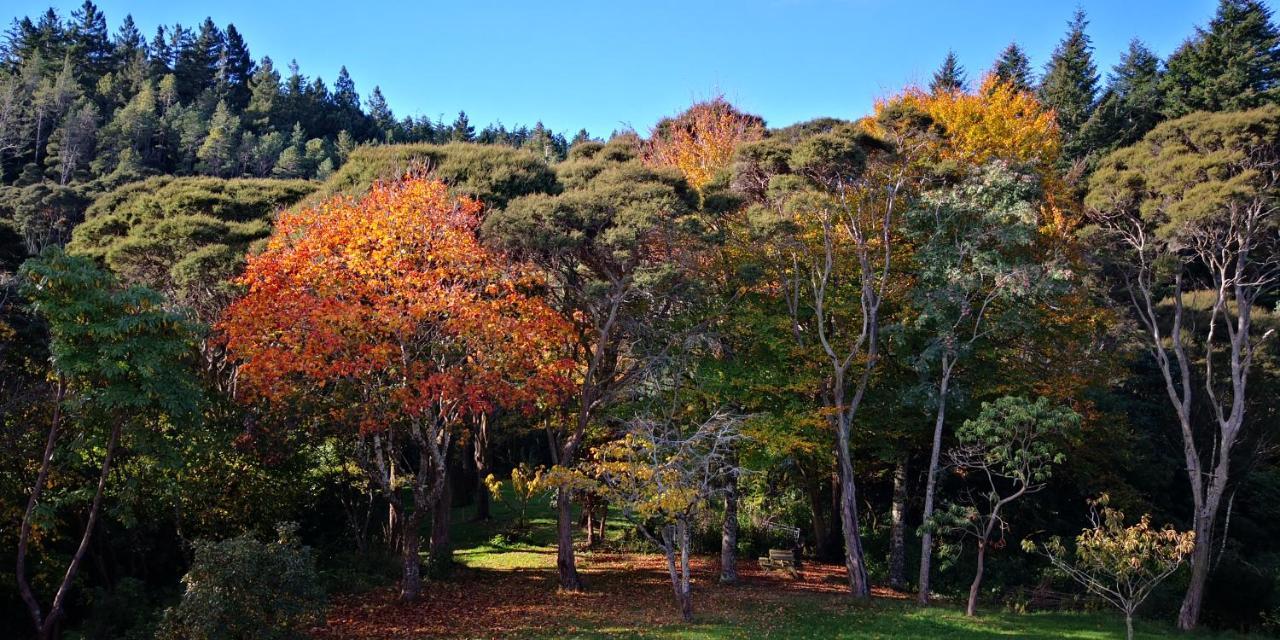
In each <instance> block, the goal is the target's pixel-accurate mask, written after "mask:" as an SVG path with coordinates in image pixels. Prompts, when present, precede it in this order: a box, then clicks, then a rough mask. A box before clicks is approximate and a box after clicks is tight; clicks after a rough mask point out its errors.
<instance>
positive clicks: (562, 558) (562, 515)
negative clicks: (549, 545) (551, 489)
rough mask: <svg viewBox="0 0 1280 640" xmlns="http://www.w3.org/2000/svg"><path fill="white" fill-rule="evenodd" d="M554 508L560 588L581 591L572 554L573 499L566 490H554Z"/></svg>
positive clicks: (580, 581)
mask: <svg viewBox="0 0 1280 640" xmlns="http://www.w3.org/2000/svg"><path fill="white" fill-rule="evenodd" d="M556 510H557V517H556V534H557V536H556V570H557V571H558V572H559V574H560V589H561V590H563V591H582V578H581V577H580V576H579V575H578V567H577V563H576V562H575V559H574V554H573V499H572V496H571V495H570V494H569V491H568V490H566V489H561V490H560V491H557V492H556Z"/></svg>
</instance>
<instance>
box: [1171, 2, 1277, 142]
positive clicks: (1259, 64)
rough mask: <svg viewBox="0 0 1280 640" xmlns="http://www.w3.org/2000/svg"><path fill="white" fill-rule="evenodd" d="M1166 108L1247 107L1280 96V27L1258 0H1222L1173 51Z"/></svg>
mask: <svg viewBox="0 0 1280 640" xmlns="http://www.w3.org/2000/svg"><path fill="white" fill-rule="evenodd" d="M1160 89H1161V91H1162V92H1163V93H1164V95H1165V102H1164V114H1165V115H1166V116H1167V117H1170V118H1177V117H1181V116H1184V115H1187V114H1188V113H1191V112H1193V111H1242V110H1245V109H1251V108H1254V107H1259V106H1262V105H1264V104H1275V103H1276V102H1277V100H1280V31H1277V29H1276V26H1275V25H1274V24H1273V23H1272V22H1271V10H1270V9H1269V8H1267V5H1266V4H1264V3H1262V2H1259V1H1258V0H1219V3H1218V12H1217V14H1216V15H1214V17H1213V20H1210V21H1209V28H1208V29H1204V28H1199V27H1197V28H1196V35H1195V36H1194V37H1193V38H1191V39H1189V40H1187V41H1186V42H1185V43H1183V45H1182V46H1181V47H1179V48H1178V49H1177V51H1174V52H1173V55H1171V56H1169V63H1168V72H1167V73H1166V74H1165V76H1164V78H1163V80H1162V81H1161V83H1160Z"/></svg>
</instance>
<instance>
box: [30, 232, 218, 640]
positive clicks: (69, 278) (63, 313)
mask: <svg viewBox="0 0 1280 640" xmlns="http://www.w3.org/2000/svg"><path fill="white" fill-rule="evenodd" d="M21 277H22V278H23V293H24V295H25V296H26V298H27V299H28V300H30V302H31V306H32V310H33V311H34V312H35V313H36V314H37V315H38V316H39V317H40V318H41V319H43V320H44V322H45V323H46V324H47V326H48V331H49V352H50V354H51V359H52V362H53V371H54V375H56V377H57V381H56V383H55V384H54V389H55V394H54V398H53V403H54V411H53V416H52V419H51V421H50V424H49V429H48V437H47V439H46V444H45V449H44V454H43V455H42V457H41V459H40V465H39V472H38V474H37V476H36V479H35V482H34V483H33V484H32V488H31V493H30V497H29V500H28V502H27V507H26V511H25V512H24V514H23V518H22V526H21V531H20V534H19V539H18V561H17V568H16V573H17V576H18V587H19V591H20V592H21V595H22V600H23V602H24V603H25V604H26V607H27V611H28V612H29V613H30V615H31V620H32V623H33V624H34V625H35V628H36V630H37V633H38V635H39V636H40V637H41V638H53V637H54V634H55V631H56V630H57V628H58V623H59V621H60V620H61V618H62V616H63V614H64V611H65V607H66V603H67V596H68V594H69V592H70V589H71V586H72V584H73V583H74V581H75V577H76V574H77V573H78V571H79V569H80V563H81V562H82V561H83V560H84V556H85V552H86V551H87V550H88V548H89V543H90V540H91V538H92V535H93V530H94V528H95V525H96V524H97V521H98V518H99V514H100V513H101V510H102V502H103V496H104V495H105V493H106V485H107V481H108V479H109V478H110V472H111V468H112V461H113V459H114V457H115V454H116V452H117V448H118V447H119V445H120V441H121V438H122V435H128V434H129V433H132V432H134V431H136V430H146V429H149V428H154V427H155V425H156V424H157V423H158V422H159V421H162V420H182V419H186V418H189V417H191V416H193V415H194V414H195V410H196V407H195V404H194V403H195V402H196V400H197V398H198V397H199V392H198V388H197V386H196V384H195V382H194V378H193V376H192V375H191V369H190V367H189V357H190V354H191V353H192V344H193V340H192V338H193V336H192V331H191V328H190V327H189V326H188V325H187V324H186V323H185V322H184V321H182V320H181V319H180V318H178V317H177V316H174V315H173V314H171V313H168V312H166V311H164V310H163V307H162V300H161V299H160V297H159V296H157V295H156V294H155V293H153V292H151V291H149V290H146V289H142V288H129V289H121V288H120V287H119V286H118V285H117V283H116V281H115V279H114V278H113V277H112V276H111V274H110V273H107V272H105V271H103V270H102V269H100V268H98V267H97V266H95V265H94V264H93V263H92V262H91V261H89V260H87V259H85V258H80V257H73V256H68V255H66V254H64V253H62V252H61V251H60V250H57V249H52V250H47V251H45V252H44V253H42V254H41V256H40V257H39V258H37V259H33V260H31V261H28V262H27V263H26V264H24V265H23V268H22V272H21ZM64 429H66V430H69V431H71V433H68V434H65V435H64V433H63V431H64ZM103 429H105V430H106V431H107V432H108V433H107V434H106V437H105V442H104V443H103V444H102V452H103V454H102V462H101V473H100V475H99V477H98V481H97V484H96V487H93V488H86V491H89V492H92V495H93V498H92V501H91V503H90V506H89V511H88V514H87V516H86V518H85V520H84V528H83V532H82V534H81V536H80V543H79V545H78V546H77V547H76V550H75V552H74V553H73V554H72V556H71V559H70V561H69V563H68V566H67V571H66V573H65V574H64V576H63V577H62V580H61V583H60V584H59V586H58V588H57V591H56V593H55V594H54V596H53V600H52V602H51V603H50V604H49V607H48V609H45V608H43V607H42V606H41V604H40V600H39V599H38V597H37V596H36V593H35V591H34V590H33V589H32V586H31V584H30V582H29V581H28V577H27V568H26V562H27V553H28V545H29V543H30V541H31V537H32V534H33V527H34V526H35V525H36V520H37V519H36V517H35V516H36V512H37V510H38V508H39V507H40V504H41V497H42V495H43V494H44V491H45V489H46V488H47V484H48V480H49V472H50V469H51V467H52V465H53V462H54V457H55V456H54V452H55V450H56V449H57V447H58V444H59V441H60V439H63V438H65V437H67V436H71V437H73V438H77V439H78V438H85V437H90V438H96V437H98V436H100V435H101V434H100V433H97V432H98V431H100V430H103ZM126 430H128V433H126Z"/></svg>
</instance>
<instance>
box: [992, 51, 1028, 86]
mask: <svg viewBox="0 0 1280 640" xmlns="http://www.w3.org/2000/svg"><path fill="white" fill-rule="evenodd" d="M991 73H992V74H993V75H995V77H996V78H998V79H999V80H1000V81H1001V82H1003V83H1005V84H1010V85H1013V87H1014V88H1016V89H1018V90H1019V91H1031V90H1032V88H1033V87H1032V78H1031V58H1029V57H1027V54H1026V52H1025V51H1023V50H1022V47H1020V46H1018V43H1016V42H1010V43H1009V46H1007V47H1005V48H1004V51H1001V52H1000V57H999V58H997V59H996V63H995V65H994V66H992V68H991Z"/></svg>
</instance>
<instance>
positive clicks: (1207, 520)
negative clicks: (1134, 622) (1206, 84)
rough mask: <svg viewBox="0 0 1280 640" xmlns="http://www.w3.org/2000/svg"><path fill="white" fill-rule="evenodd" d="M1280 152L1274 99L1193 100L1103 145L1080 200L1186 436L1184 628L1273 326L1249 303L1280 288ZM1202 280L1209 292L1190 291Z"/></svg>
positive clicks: (1196, 605) (1279, 115)
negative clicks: (1228, 104) (1228, 106)
mask: <svg viewBox="0 0 1280 640" xmlns="http://www.w3.org/2000/svg"><path fill="white" fill-rule="evenodd" d="M1277 163H1280V107H1278V106H1275V105H1270V106H1266V107H1262V108H1258V109H1253V110H1250V111H1243V112H1235V113H1212V114H1206V113H1195V114H1191V115H1189V116H1185V117H1183V118H1179V119H1177V120H1172V121H1169V122H1165V123H1162V124H1161V125H1159V126H1157V127H1156V128H1155V129H1153V130H1152V131H1151V133H1148V134H1147V135H1146V136H1145V137H1144V138H1143V139H1142V140H1141V141H1140V142H1138V143H1137V144H1135V145H1133V146H1131V147H1126V148H1124V149H1120V150H1119V151H1116V152H1114V153H1112V154H1111V155H1109V156H1107V157H1106V158H1104V159H1103V161H1102V162H1101V164H1100V165H1099V167H1098V170H1097V171H1095V173H1094V174H1093V176H1092V177H1091V178H1090V181H1089V194H1088V196H1087V198H1086V200H1085V204H1086V205H1087V207H1088V209H1089V215H1090V219H1091V221H1092V222H1093V224H1094V227H1093V228H1091V229H1089V231H1090V232H1091V233H1092V234H1093V236H1094V237H1093V244H1094V246H1096V247H1097V248H1098V254H1099V257H1101V258H1103V259H1104V260H1105V263H1106V264H1107V266H1108V271H1107V273H1108V274H1109V275H1110V276H1111V277H1112V280H1111V282H1112V284H1113V285H1114V287H1115V290H1116V292H1117V294H1118V295H1119V297H1120V299H1121V300H1124V301H1127V302H1128V303H1130V305H1131V309H1132V311H1133V313H1134V315H1135V316H1136V317H1137V319H1138V321H1139V323H1140V328H1141V330H1142V334H1143V344H1144V346H1145V347H1146V348H1147V349H1148V350H1149V351H1150V352H1151V355H1152V357H1153V358H1154V359H1155V361H1156V364H1157V365H1158V367H1159V370H1160V375H1161V378H1162V379H1163V382H1164V387H1165V392H1166V395H1167V396H1168V399H1169V402H1170V405H1171V408H1172V409H1173V410H1174V412H1175V413H1176V416H1177V424H1178V432H1179V433H1180V434H1181V438H1182V448H1183V452H1184V458H1185V464H1186V466H1185V469H1186V473H1187V478H1188V480H1189V482H1190V487H1189V488H1190V492H1191V497H1192V503H1193V511H1192V519H1193V527H1192V530H1193V531H1194V532H1195V535H1196V542H1195V545H1196V546H1195V550H1194V551H1193V552H1192V554H1191V581H1190V584H1189V585H1188V588H1187V593H1186V596H1185V598H1184V599H1183V603H1182V608H1181V611H1180V612H1179V615H1178V626H1179V628H1182V629H1191V628H1194V627H1195V626H1196V624H1197V623H1198V621H1199V618H1200V609H1201V606H1202V603H1203V599H1204V591H1205V585H1206V583H1207V581H1208V577H1209V570H1210V563H1211V559H1210V547H1211V546H1212V543H1213V536H1214V532H1215V530H1216V527H1217V522H1218V518H1219V511H1220V510H1221V508H1222V506H1223V505H1222V502H1223V499H1224V497H1225V496H1226V494H1227V491H1228V487H1230V486H1233V485H1232V484H1231V481H1232V479H1233V478H1234V477H1235V475H1236V473H1237V472H1236V471H1235V467H1234V465H1235V464H1238V459H1239V455H1240V452H1238V451H1237V447H1238V446H1239V445H1240V444H1241V442H1242V441H1243V440H1244V437H1245V431H1244V430H1245V427H1246V424H1247V423H1246V421H1245V416H1246V414H1247V413H1248V412H1249V411H1250V410H1253V409H1251V405H1250V403H1249V402H1248V401H1247V400H1248V397H1247V389H1248V387H1249V383H1250V377H1251V375H1252V374H1254V371H1253V368H1254V358H1255V355H1256V354H1257V353H1258V352H1259V349H1260V346H1261V344H1262V341H1263V340H1265V339H1266V338H1268V337H1270V334H1271V332H1270V331H1269V330H1268V331H1263V333H1262V335H1258V334H1257V331H1258V329H1257V328H1255V326H1254V315H1255V313H1258V312H1260V311H1261V312H1265V311H1264V310H1263V305H1269V304H1270V302H1269V301H1270V300H1272V299H1273V298H1272V296H1273V295H1274V293H1275V292H1276V291H1277V288H1280V234H1278V233H1277V229H1280V214H1278V213H1277V212H1278V208H1277V195H1278V194H1280V174H1277V173H1276V171H1275V170H1274V167H1275V166H1276V165H1277ZM1197 292H1199V293H1200V296H1201V298H1202V299H1204V298H1207V303H1205V302H1200V303H1196V302H1195V294H1196V293H1197ZM1189 301H1190V302H1191V304H1193V305H1194V306H1195V308H1194V309H1188V308H1187V305H1188V302H1189ZM1206 304H1207V306H1205V305H1206ZM1197 316H1199V317H1197ZM1197 374H1198V375H1197ZM1201 405H1204V406H1207V410H1206V409H1201V410H1199V411H1193V409H1194V408H1196V407H1198V406H1201ZM1200 412H1204V413H1208V414H1209V416H1210V419H1209V420H1201V419H1199V418H1197V413H1200Z"/></svg>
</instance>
